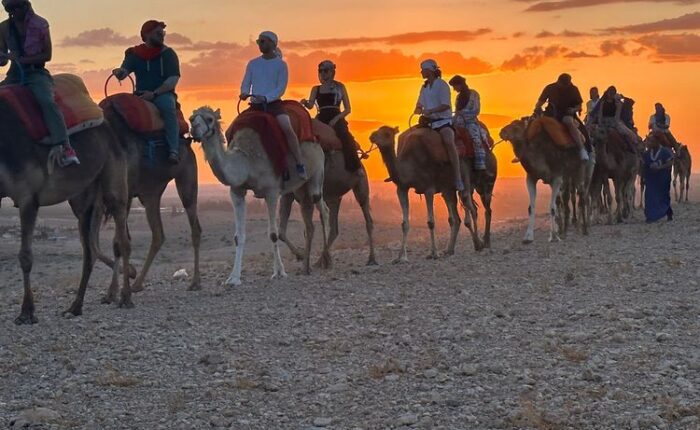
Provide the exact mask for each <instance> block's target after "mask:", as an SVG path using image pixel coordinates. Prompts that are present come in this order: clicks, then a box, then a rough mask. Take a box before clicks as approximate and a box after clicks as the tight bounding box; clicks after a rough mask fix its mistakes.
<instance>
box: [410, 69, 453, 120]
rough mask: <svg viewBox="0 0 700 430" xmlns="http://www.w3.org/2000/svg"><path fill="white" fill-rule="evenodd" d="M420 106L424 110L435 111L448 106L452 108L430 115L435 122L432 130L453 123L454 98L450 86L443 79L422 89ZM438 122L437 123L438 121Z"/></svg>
mask: <svg viewBox="0 0 700 430" xmlns="http://www.w3.org/2000/svg"><path fill="white" fill-rule="evenodd" d="M418 104H419V105H421V106H422V107H423V109H435V108H436V107H438V106H442V105H447V106H449V107H450V108H449V109H445V110H444V111H442V112H434V113H431V114H430V115H428V118H430V119H431V120H433V123H432V124H431V127H432V128H438V127H442V126H443V125H446V124H451V123H452V96H451V94H450V86H449V85H447V82H445V81H444V80H443V79H442V78H437V79H436V80H435V81H434V82H433V84H432V85H424V86H422V87H421V89H420V95H419V96H418ZM436 120H437V121H436Z"/></svg>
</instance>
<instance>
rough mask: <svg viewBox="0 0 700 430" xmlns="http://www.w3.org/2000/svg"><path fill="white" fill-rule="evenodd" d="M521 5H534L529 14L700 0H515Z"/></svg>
mask: <svg viewBox="0 0 700 430" xmlns="http://www.w3.org/2000/svg"><path fill="white" fill-rule="evenodd" d="M514 1H517V2H520V3H532V5H531V6H529V7H528V8H527V9H525V10H526V11H527V12H551V11H558V10H562V9H574V8H581V7H590V6H602V5H608V4H617V3H670V4H677V5H694V4H700V0H557V1H540V0H514Z"/></svg>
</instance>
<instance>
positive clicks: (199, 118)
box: [0, 102, 687, 324]
mask: <svg viewBox="0 0 700 430" xmlns="http://www.w3.org/2000/svg"><path fill="white" fill-rule="evenodd" d="M104 114H105V115H104V116H105V122H104V123H103V124H102V125H101V126H99V127H97V128H93V129H90V130H86V131H82V132H79V133H77V134H75V135H74V136H73V137H72V138H71V141H72V143H73V145H74V147H75V148H76V150H77V151H78V152H79V153H80V156H81V160H82V159H84V160H85V162H83V164H81V165H80V166H74V167H71V168H68V169H59V170H56V171H55V172H54V173H53V174H51V175H50V177H49V172H48V168H47V157H48V152H49V151H48V150H47V149H46V147H43V146H41V145H38V144H36V142H33V141H32V140H31V138H30V137H29V136H28V134H27V133H26V131H24V130H22V129H21V127H17V124H18V120H17V116H16V114H15V112H14V111H13V110H12V109H11V108H10V106H9V105H7V104H5V103H3V102H0V198H2V197H9V198H10V199H12V200H13V202H14V204H15V206H17V207H18V208H19V211H20V218H21V225H22V226H21V231H22V237H21V250H20V254H19V260H20V266H21V269H22V273H23V278H24V300H23V303H22V308H21V313H20V316H19V317H18V318H17V319H16V320H15V322H16V323H18V324H33V323H35V322H36V321H37V320H36V317H35V312H34V311H35V309H34V302H33V296H32V290H31V283H30V273H31V269H32V262H33V257H32V237H33V230H34V225H35V221H36V218H37V213H38V210H39V207H41V206H47V205H53V204H57V203H60V202H62V201H68V202H69V203H70V206H71V208H72V210H73V212H74V214H75V215H76V217H77V218H78V222H79V232H80V238H81V244H82V248H83V271H82V277H81V281H80V287H79V289H78V292H77V297H76V299H75V301H74V302H73V304H72V305H71V306H70V308H69V309H68V310H67V311H66V313H70V314H72V315H76V316H77V315H81V314H82V305H83V300H84V295H85V291H86V287H87V284H88V281H89V278H90V275H91V272H92V269H93V266H94V263H95V261H96V259H98V258H99V259H100V260H102V261H103V262H104V263H106V264H108V265H109V266H111V267H112V269H113V279H112V283H111V285H110V287H109V289H108V292H107V295H106V296H105V297H104V300H103V302H104V303H112V302H115V301H117V300H119V306H120V307H131V306H133V302H132V300H131V293H132V292H134V291H140V290H141V289H143V287H144V282H145V278H146V276H147V273H148V270H149V268H150V267H151V265H152V263H153V260H154V258H155V256H156V254H157V253H158V250H159V249H160V248H161V246H162V245H163V242H164V240H165V238H164V233H163V226H162V220H161V216H160V201H161V197H162V194H163V192H164V191H165V189H166V187H167V185H168V183H169V182H170V181H172V180H175V184H176V187H177V191H178V194H179V196H180V199H181V200H182V203H183V206H184V208H185V210H186V213H187V216H188V219H189V223H190V226H191V233H192V246H193V249H194V272H193V277H192V283H191V285H190V289H192V290H197V289H200V288H201V285H200V282H201V279H200V271H199V247H200V238H201V226H200V222H199V218H198V215H197V192H198V182H197V161H196V157H195V155H194V152H193V150H192V148H191V146H190V141H186V142H182V144H181V145H180V160H181V161H180V163H179V164H177V165H175V166H173V165H170V164H167V163H166V162H165V157H164V156H163V157H159V158H158V161H157V162H156V163H155V165H153V163H151V162H149V161H147V160H145V159H144V157H143V147H144V145H146V144H147V143H146V142H147V139H146V137H145V136H142V135H139V134H138V133H135V132H134V131H132V130H131V129H130V128H129V126H128V124H126V123H125V121H124V120H123V119H122V118H121V117H120V116H119V114H118V113H117V112H114V111H111V110H110V109H105V112H104ZM190 123H191V138H192V139H193V140H194V141H197V142H201V144H202V148H203V151H204V154H205V158H206V160H207V162H208V164H209V165H210V167H211V169H212V172H213V173H214V175H215V176H216V178H217V179H218V180H219V181H220V182H221V183H222V184H224V185H227V186H228V187H229V188H230V196H231V200H232V202H233V207H234V214H235V218H236V232H235V240H234V242H235V260H234V265H233V270H232V272H231V274H230V276H229V277H228V279H227V280H226V284H227V285H231V286H235V285H240V284H241V282H242V281H241V272H242V264H243V254H244V248H245V242H246V224H245V220H246V199H245V197H246V194H247V192H248V191H249V190H252V191H253V193H254V195H255V197H256V198H262V199H264V200H265V202H266V204H267V208H268V234H269V239H270V245H271V248H272V256H273V278H283V277H286V276H287V274H286V271H285V268H284V264H283V262H282V258H281V255H280V249H279V242H280V241H282V242H284V243H286V244H287V245H288V246H289V248H290V250H292V252H293V254H294V255H295V256H296V257H297V258H299V259H301V260H303V270H304V272H305V273H309V272H310V271H311V262H310V256H311V245H312V240H313V235H314V223H313V213H314V208H316V209H318V211H319V213H320V218H321V230H322V238H323V241H322V243H323V245H322V246H323V249H322V253H321V257H320V259H319V262H318V265H319V266H320V267H322V268H329V267H331V265H332V260H331V245H332V244H333V242H334V240H335V239H336V238H337V236H338V231H339V229H338V212H339V208H340V204H341V201H342V198H343V196H344V195H345V194H347V193H348V192H350V191H353V193H354V195H355V198H356V200H357V201H358V203H359V204H360V206H361V208H362V211H363V214H364V217H365V222H366V228H367V234H368V238H369V256H368V262H367V263H368V264H370V265H371V264H377V260H376V255H375V247H374V240H373V228H374V224H373V220H372V215H371V211H370V207H369V200H370V195H369V180H368V176H367V173H366V171H365V170H364V168H361V169H360V170H358V171H357V172H349V171H347V170H346V169H345V167H344V158H343V156H342V154H341V153H340V152H339V151H336V152H330V153H324V151H323V150H322V148H321V146H320V145H318V143H316V142H311V141H308V142H302V143H301V149H302V154H303V157H304V161H305V164H306V168H307V172H308V176H307V178H304V179H302V178H300V177H298V176H296V175H295V174H294V173H293V172H295V169H294V168H292V167H293V166H292V165H291V164H290V166H289V167H290V168H289V169H288V170H289V172H292V173H291V176H290V178H289V180H287V181H282V180H280V178H279V177H278V176H277V175H276V174H275V171H274V168H273V166H272V163H271V162H270V160H269V158H268V157H267V155H266V153H265V151H264V150H263V147H262V145H261V141H260V136H259V135H258V134H257V132H256V131H255V130H252V129H250V128H243V129H241V130H239V131H237V132H236V133H235V135H234V136H233V138H232V139H231V140H230V141H227V139H226V137H225V135H224V133H223V127H222V120H221V114H220V112H219V111H218V110H214V109H212V108H209V107H202V108H199V109H197V110H195V111H194V112H193V114H192V116H191V117H190ZM315 126H319V125H318V124H315ZM320 127H323V125H320ZM326 127H327V126H326ZM526 131H527V120H520V121H515V122H513V123H511V124H510V125H508V126H506V127H505V128H504V129H503V130H502V131H501V138H502V139H504V140H508V141H510V142H511V143H512V144H513V148H514V150H515V153H516V156H517V157H518V159H519V160H520V162H521V163H522V165H523V167H524V168H525V170H526V172H527V184H528V191H529V193H530V198H531V200H530V209H529V212H530V220H529V223H528V228H527V232H526V235H525V242H531V241H532V240H534V216H535V214H534V198H535V190H536V188H535V185H536V183H537V181H539V180H542V181H544V182H545V183H548V184H550V185H551V187H552V190H553V192H552V200H551V202H550V218H551V230H550V240H557V239H558V238H559V232H560V231H561V230H562V228H563V224H562V221H561V217H560V216H559V213H560V211H559V209H558V206H562V202H564V201H565V200H567V201H568V199H569V198H571V196H573V198H574V200H575V198H576V197H578V214H579V216H580V217H581V219H582V222H581V226H582V229H583V232H584V234H585V233H586V232H587V228H588V224H589V222H588V216H589V212H590V211H589V208H588V206H589V201H593V200H594V199H591V198H590V197H589V194H588V193H587V192H586V190H587V189H588V188H589V187H590V186H591V183H592V181H593V178H594V176H595V175H593V174H592V171H591V170H592V169H591V165H588V164H585V163H582V162H581V161H580V160H579V159H578V153H577V151H575V150H561V149H559V148H553V147H552V146H553V144H552V143H551V142H550V141H549V140H548V139H547V137H546V136H544V135H542V136H538V137H537V138H536V139H534V140H528V139H527V137H526ZM326 132H328V130H326ZM331 133H332V130H331ZM430 133H433V132H432V130H429V129H420V128H410V129H409V130H407V131H405V132H404V133H402V134H401V136H399V141H401V140H402V139H403V140H412V139H414V140H416V141H417V142H418V141H420V142H422V144H416V145H411V146H410V149H406V150H404V151H401V150H399V151H398V152H397V150H396V138H397V135H398V134H399V130H398V128H393V127H388V126H383V127H380V128H379V129H378V130H376V131H375V132H374V133H372V135H371V138H370V140H371V142H372V143H373V145H376V147H377V148H378V149H379V151H380V153H381V156H382V159H383V161H384V163H385V165H386V167H387V170H388V171H389V173H390V177H391V178H392V181H393V182H394V183H395V184H396V187H397V195H398V199H399V202H400V204H401V208H402V211H403V221H402V232H403V239H402V245H401V250H400V253H399V255H398V258H397V259H396V261H406V260H407V237H408V233H409V206H408V191H409V190H410V189H413V190H415V191H416V192H417V193H419V194H423V195H424V196H425V201H426V206H427V212H428V227H429V230H430V254H429V257H431V258H437V257H438V251H437V246H436V239H435V219H434V214H433V201H434V196H435V194H437V193H439V194H441V195H442V197H443V198H444V200H445V203H446V205H447V208H448V213H449V222H450V226H451V230H450V239H449V241H448V246H447V249H446V250H445V254H446V255H451V254H453V253H454V250H455V243H456V240H457V236H458V232H459V229H460V224H461V223H462V220H461V219H460V215H459V205H460V203H461V206H462V207H463V208H464V212H465V214H464V218H465V219H464V223H465V226H466V227H467V228H468V229H469V230H470V233H471V236H472V240H473V246H474V248H475V250H477V251H478V250H481V249H483V248H484V247H489V246H490V243H491V238H490V224H491V198H492V194H493V188H494V184H495V181H496V176H497V165H496V158H495V156H494V154H493V153H491V152H489V153H488V156H487V170H486V171H485V172H480V173H477V172H475V171H474V170H473V168H472V163H471V162H470V161H469V160H463V161H462V165H461V170H462V173H463V177H464V179H465V181H464V182H465V184H466V186H467V189H466V191H465V192H463V193H458V192H457V191H456V190H455V188H454V184H453V181H452V178H451V175H450V174H449V169H445V166H444V165H443V164H441V163H439V162H436V160H434V159H433V158H432V157H431V155H430V153H429V151H427V150H426V148H425V144H426V143H430V142H431V141H432V139H434V136H431V135H430ZM438 139H439V137H438ZM438 144H440V143H439V142H438ZM399 147H401V145H399ZM406 148H409V147H408V146H407V147H406ZM604 154H605V153H604ZM161 155H163V154H161ZM601 157H603V159H604V157H606V155H598V158H599V160H600V159H601ZM160 158H162V160H160ZM611 159H615V157H611ZM615 160H616V161H617V159H615ZM291 162H292V161H289V163H291ZM599 162H600V161H599ZM603 164H604V163H603ZM601 165H602V164H601ZM608 167H609V168H610V169H611V170H610V171H613V169H614V166H612V165H611V166H608V165H606V169H607V168H608ZM612 179H613V180H615V179H616V178H614V177H613V178H612ZM620 180H621V181H622V180H626V179H625V178H623V179H620ZM605 183H606V184H607V178H606V181H605ZM615 185H616V186H615V189H616V194H619V193H618V191H617V190H618V188H619V189H622V190H624V187H621V186H619V184H618V183H616V184H615ZM560 190H561V191H562V192H561V193H560ZM474 192H476V193H477V194H479V196H480V199H481V202H482V205H483V207H484V211H485V227H484V235H483V236H482V237H480V236H479V233H478V229H477V205H476V203H475V202H474V200H473V198H472V195H473V193H474ZM135 197H136V198H138V199H139V200H140V201H141V203H142V204H143V206H144V208H145V210H146V216H147V220H148V224H149V227H150V229H151V232H152V240H151V245H150V248H149V251H148V254H147V257H146V260H145V262H144V265H143V267H142V268H141V271H140V272H138V274H137V271H136V270H135V269H134V268H133V267H132V266H131V265H130V264H129V258H130V238H129V232H128V226H127V216H128V213H129V208H130V206H131V201H132V199H133V198H135ZM686 198H687V192H686ZM623 200H624V197H622V196H621V197H620V199H619V200H618V207H619V206H620V205H621V204H622V205H624V203H623ZM294 201H296V202H298V203H299V204H300V207H301V214H302V217H303V220H304V227H305V245H304V247H303V249H299V248H297V247H296V246H294V245H293V244H292V243H291V242H290V240H289V238H288V237H287V234H286V228H287V222H288V220H289V216H290V213H291V207H292V204H293V202H294ZM564 206H566V207H567V208H568V204H567V205H564ZM573 209H574V213H576V206H574V208H573ZM278 215H279V219H278ZM105 216H110V217H112V218H113V219H114V222H115V225H116V229H115V237H114V246H113V248H114V249H113V252H114V259H110V258H109V257H107V256H105V255H103V254H102V252H101V251H100V249H99V230H100V226H101V223H102V221H103V219H104V218H105ZM574 216H575V215H574ZM566 218H567V222H568V212H567V216H566ZM120 273H121V274H122V276H121V278H122V288H121V296H120V297H118V293H119V275H120ZM130 278H136V279H135V281H134V284H133V285H131V284H130Z"/></svg>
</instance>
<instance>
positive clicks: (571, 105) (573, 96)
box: [534, 73, 589, 161]
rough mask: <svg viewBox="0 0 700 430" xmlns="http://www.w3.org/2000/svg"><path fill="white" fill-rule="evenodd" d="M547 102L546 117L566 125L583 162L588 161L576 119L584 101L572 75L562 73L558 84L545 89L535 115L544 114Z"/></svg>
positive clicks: (538, 101) (555, 83) (536, 106)
mask: <svg viewBox="0 0 700 430" xmlns="http://www.w3.org/2000/svg"><path fill="white" fill-rule="evenodd" d="M545 102H549V103H548V104H547V109H546V110H545V115H547V116H551V117H554V118H556V119H557V120H559V121H560V122H562V123H563V124H564V125H566V127H567V128H568V129H569V134H570V135H571V137H573V139H574V141H575V142H576V145H577V146H578V148H579V152H580V154H581V160H583V161H588V159H589V157H588V151H586V147H585V142H584V139H583V136H582V135H581V133H580V132H579V130H578V126H579V121H578V118H577V117H576V113H577V112H579V111H580V110H581V105H582V104H583V99H582V98H581V93H580V92H579V90H578V88H577V87H576V86H575V85H574V84H573V83H571V75H569V74H568V73H562V74H561V75H559V78H558V79H557V81H556V82H554V83H552V84H549V85H547V86H546V87H545V88H544V90H543V91H542V94H541V95H540V98H539V99H538V100H537V104H536V105H535V112H534V114H535V115H539V114H541V113H542V106H543V105H544V104H545Z"/></svg>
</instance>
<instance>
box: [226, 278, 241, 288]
mask: <svg viewBox="0 0 700 430" xmlns="http://www.w3.org/2000/svg"><path fill="white" fill-rule="evenodd" d="M224 285H226V286H227V287H239V286H241V285H243V282H241V278H233V277H231V278H228V279H227V280H226V283H225V284H224Z"/></svg>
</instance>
